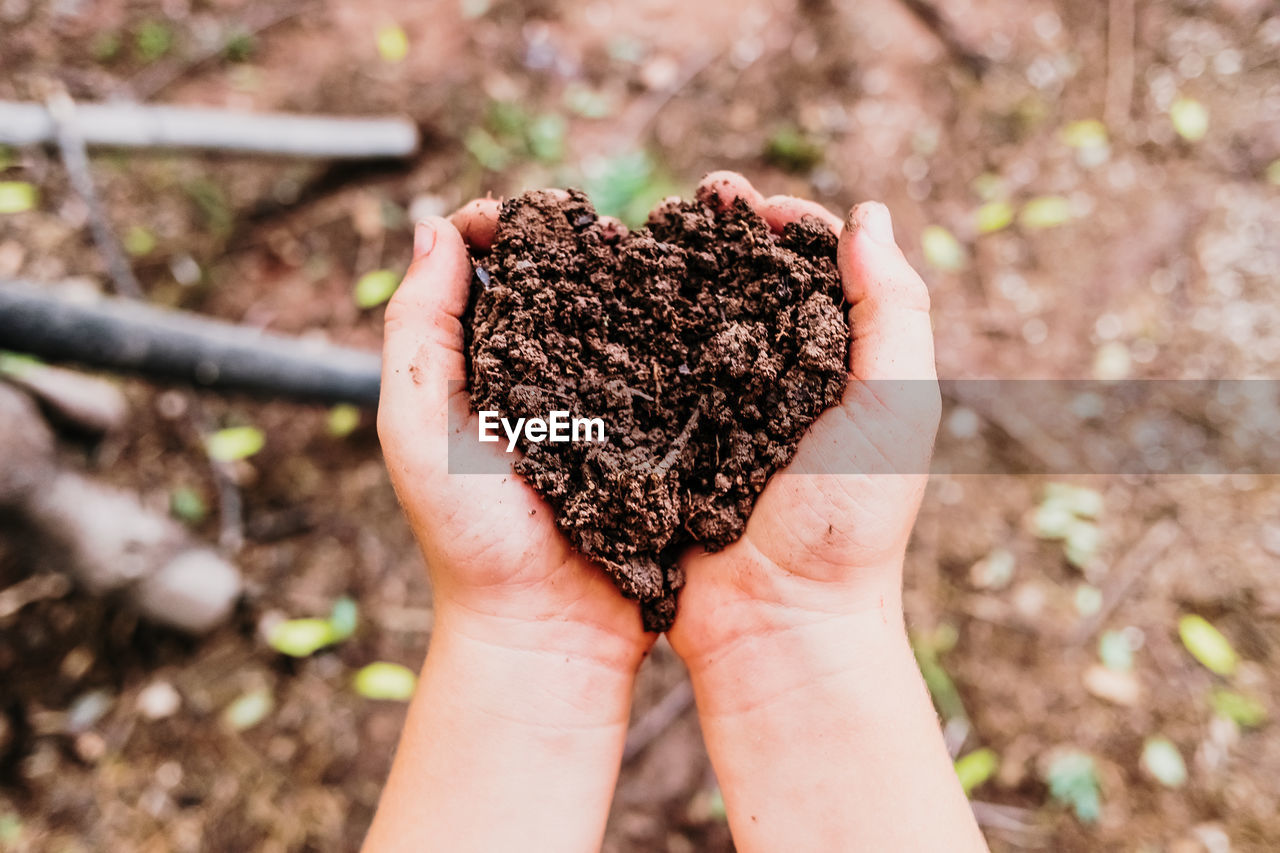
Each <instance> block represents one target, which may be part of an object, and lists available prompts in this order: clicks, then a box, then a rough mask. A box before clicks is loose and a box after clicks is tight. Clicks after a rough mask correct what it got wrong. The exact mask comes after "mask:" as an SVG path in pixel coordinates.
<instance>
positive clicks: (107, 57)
mask: <svg viewBox="0 0 1280 853" xmlns="http://www.w3.org/2000/svg"><path fill="white" fill-rule="evenodd" d="M89 53H90V54H92V55H93V58H94V59H96V60H98V61H99V62H109V61H111V60H112V59H115V58H116V57H117V56H118V55H119V54H120V34H119V33H113V32H101V33H98V34H97V35H95V36H94V37H93V41H91V42H90V43H89Z"/></svg>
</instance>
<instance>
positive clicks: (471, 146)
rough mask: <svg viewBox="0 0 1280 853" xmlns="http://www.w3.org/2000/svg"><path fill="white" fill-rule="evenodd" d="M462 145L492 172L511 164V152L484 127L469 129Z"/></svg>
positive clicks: (499, 170)
mask: <svg viewBox="0 0 1280 853" xmlns="http://www.w3.org/2000/svg"><path fill="white" fill-rule="evenodd" d="M462 147H464V148H466V149H467V153H468V154H470V155H471V156H472V157H474V158H475V160H476V162H477V163H479V164H480V165H481V166H483V167H484V168H486V169H488V170H489V171H490V172H501V171H502V170H503V169H506V168H507V167H508V166H510V165H511V159H512V157H511V152H510V151H508V150H507V148H506V146H505V145H503V144H502V143H500V142H499V141H498V140H496V139H494V138H493V135H492V134H490V133H489V131H487V130H485V129H484V128H482V127H473V128H471V129H470V130H469V131H467V135H466V136H465V137H464V138H463V140H462Z"/></svg>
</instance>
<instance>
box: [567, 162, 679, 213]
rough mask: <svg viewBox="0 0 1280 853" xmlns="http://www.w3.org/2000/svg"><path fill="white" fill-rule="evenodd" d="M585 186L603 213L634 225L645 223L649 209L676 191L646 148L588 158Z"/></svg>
mask: <svg viewBox="0 0 1280 853" xmlns="http://www.w3.org/2000/svg"><path fill="white" fill-rule="evenodd" d="M583 189H584V190H586V193H587V195H589V196H590V197H591V201H592V203H594V204H595V207H596V210H597V211H598V212H599V213H600V215H601V216H615V217H617V218H618V219H621V220H622V221H623V222H625V223H626V224H627V225H628V226H629V227H632V228H634V227H636V226H638V225H641V224H643V223H644V221H645V220H646V219H647V218H648V216H649V209H650V208H651V207H653V205H655V204H657V203H658V202H659V201H661V200H662V199H663V198H664V197H666V196H668V195H671V194H673V191H674V187H673V184H672V181H671V180H670V178H668V177H667V175H666V173H665V172H664V171H662V170H661V169H660V168H659V167H658V164H657V163H656V162H655V161H654V159H653V158H652V157H651V156H650V155H649V153H648V152H646V151H623V152H620V153H618V154H614V155H612V156H610V157H604V158H598V159H595V160H592V161H590V162H588V164H587V166H586V168H585V169H584V174H583Z"/></svg>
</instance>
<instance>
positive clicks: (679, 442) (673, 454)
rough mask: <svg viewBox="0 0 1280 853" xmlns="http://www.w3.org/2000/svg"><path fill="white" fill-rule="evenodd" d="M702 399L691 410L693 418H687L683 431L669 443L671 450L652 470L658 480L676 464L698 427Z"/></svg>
mask: <svg viewBox="0 0 1280 853" xmlns="http://www.w3.org/2000/svg"><path fill="white" fill-rule="evenodd" d="M703 399H705V398H702V399H699V400H698V405H697V407H696V408H694V410H693V416H692V417H691V418H689V422H688V423H687V424H685V425H684V429H682V430H681V431H680V434H679V435H678V436H676V440H675V441H673V442H671V449H670V450H668V451H667V455H666V456H664V457H662V461H661V462H659V463H658V464H657V465H656V466H655V467H654V469H653V475H654V476H655V477H657V478H658V479H662V478H663V477H665V476H667V472H668V471H670V470H671V466H672V465H674V464H676V460H677V459H679V458H680V454H681V453H682V452H683V451H684V448H685V445H687V444H688V443H689V437H690V436H691V435H693V430H694V428H695V427H696V426H697V425H698V416H699V415H701V414H702V402H703Z"/></svg>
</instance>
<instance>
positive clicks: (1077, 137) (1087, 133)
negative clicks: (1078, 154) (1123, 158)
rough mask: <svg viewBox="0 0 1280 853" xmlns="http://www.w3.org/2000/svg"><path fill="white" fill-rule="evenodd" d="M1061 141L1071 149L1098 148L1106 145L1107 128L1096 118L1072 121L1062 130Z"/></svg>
mask: <svg viewBox="0 0 1280 853" xmlns="http://www.w3.org/2000/svg"><path fill="white" fill-rule="evenodd" d="M1062 141H1063V142H1065V143H1066V144H1067V145H1068V146H1070V147H1072V148H1099V147H1102V146H1105V145H1107V144H1108V139H1107V126H1106V125H1105V124H1103V123H1102V122H1100V121H1098V120H1097V119H1096V118H1087V119H1083V120H1081V121H1073V122H1071V123H1070V124H1068V125H1067V126H1066V127H1064V128H1063V129H1062Z"/></svg>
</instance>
